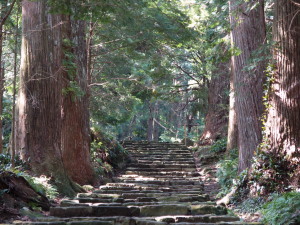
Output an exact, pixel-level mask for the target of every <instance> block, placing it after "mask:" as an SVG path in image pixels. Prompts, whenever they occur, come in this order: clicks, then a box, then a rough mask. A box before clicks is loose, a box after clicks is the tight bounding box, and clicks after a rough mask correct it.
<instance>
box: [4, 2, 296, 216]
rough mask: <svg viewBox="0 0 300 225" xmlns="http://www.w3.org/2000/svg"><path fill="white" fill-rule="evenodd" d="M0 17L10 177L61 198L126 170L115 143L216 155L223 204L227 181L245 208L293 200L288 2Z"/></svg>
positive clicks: (138, 6)
mask: <svg viewBox="0 0 300 225" xmlns="http://www.w3.org/2000/svg"><path fill="white" fill-rule="evenodd" d="M0 5H1V8H0V29H1V31H2V32H1V35H0V61H1V67H0V78H1V79H0V90H1V91H0V114H1V115H2V116H1V121H0V135H1V136H2V137H3V138H2V139H1V138H0V153H3V159H4V158H5V157H6V155H9V156H7V157H11V158H12V160H11V165H9V167H10V168H14V167H15V166H16V165H15V164H16V161H15V160H14V159H15V158H17V159H18V160H19V159H20V160H21V161H23V162H26V163H27V164H28V166H29V167H30V169H31V171H33V172H34V173H35V174H36V175H42V174H43V175H47V176H50V177H52V178H53V180H55V183H56V185H57V186H58V189H59V190H60V191H62V192H63V193H64V194H66V195H73V194H74V193H75V192H77V191H79V190H80V186H79V185H84V184H93V185H95V184H97V183H99V176H98V175H97V173H101V172H103V171H109V170H111V167H120V168H121V167H122V166H124V165H123V164H122V163H121V162H122V161H124V160H123V159H124V158H126V152H124V149H122V147H121V146H120V145H119V144H118V141H119V142H121V141H124V140H134V141H144V140H147V141H168V142H182V143H193V144H191V145H194V148H195V149H197V148H198V147H199V146H203V145H212V144H217V145H220V146H222V148H221V149H222V150H220V151H225V152H226V157H228V158H227V164H226V162H223V164H222V165H223V167H222V168H223V169H224V170H225V172H226V169H227V172H228V173H230V171H231V172H232V173H235V174H234V178H232V176H233V175H232V174H231V173H230V174H226V175H224V176H227V175H228V177H225V178H226V179H227V178H228V180H229V183H228V182H227V181H228V180H227V181H226V182H227V183H226V184H225V185H224V186H225V187H226V188H227V189H228V190H227V189H226V188H225V189H226V190H227V192H226V191H225V194H227V193H228V192H230V188H231V187H232V186H233V185H234V183H235V182H234V181H233V180H235V181H237V182H236V183H235V186H236V188H240V189H242V190H244V191H245V190H247V191H245V193H246V195H248V194H249V195H251V196H261V195H265V194H267V195H269V194H271V193H282V192H293V193H294V192H295V191H297V190H299V184H300V179H299V177H300V176H299V175H300V166H299V165H300V164H299V159H300V127H299V120H300V101H299V96H300V85H299V80H300V79H299V78H300V77H299V76H300V62H299V50H300V33H299V32H300V31H299V25H300V14H299V9H300V8H299V6H300V2H299V1H298V0H295V1H292V0H265V1H264V0H251V1H242V0H241V1H233V0H232V1H225V0H181V1H180V0H171V1H161V0H153V1H146V0H124V1H119V0H111V1H106V0H103V1H97V0H89V1H80V0H75V1H69V0H63V1H62V0H60V1H57V0H47V1H28V0H23V1H18V0H1V1H0ZM234 151H235V152H238V156H235V157H238V158H234V159H233V158H230V157H231V152H234ZM4 155H5V156H4ZM99 158H100V159H99ZM91 162H92V163H91ZM228 162H230V165H229V164H228ZM121 164H122V165H121ZM94 167H96V169H95V168H94ZM223 178H224V177H223ZM78 184H79V185H78ZM229 187H230V188H229ZM234 190H235V189H234ZM296 216H299V211H298V214H296Z"/></svg>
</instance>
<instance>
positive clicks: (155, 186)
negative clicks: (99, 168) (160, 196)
mask: <svg viewBox="0 0 300 225" xmlns="http://www.w3.org/2000/svg"><path fill="white" fill-rule="evenodd" d="M201 187H203V185H202V184H195V183H189V184H184V185H182V184H180V183H176V184H175V185H170V183H167V184H162V183H159V184H143V183H129V182H127V183H107V184H106V185H102V186H100V187H99V189H109V188H136V189H139V190H143V189H147V188H149V189H150V190H153V189H160V188H162V189H165V188H170V189H193V188H201Z"/></svg>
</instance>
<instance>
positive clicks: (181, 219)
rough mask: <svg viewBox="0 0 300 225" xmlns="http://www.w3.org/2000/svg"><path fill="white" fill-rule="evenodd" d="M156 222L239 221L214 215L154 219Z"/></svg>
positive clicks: (236, 218)
mask: <svg viewBox="0 0 300 225" xmlns="http://www.w3.org/2000/svg"><path fill="white" fill-rule="evenodd" d="M155 220H156V221H158V222H166V223H182V222H185V223H199V222H200V223H217V222H235V221H240V218H238V217H236V216H225V215H222V216H216V215H210V214H209V215H200V216H199V215H197V216H162V217H156V218H155Z"/></svg>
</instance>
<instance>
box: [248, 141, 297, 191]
mask: <svg viewBox="0 0 300 225" xmlns="http://www.w3.org/2000/svg"><path fill="white" fill-rule="evenodd" d="M264 145H266V143H264ZM297 167H298V164H297V163H294V164H291V163H290V161H289V159H288V158H287V157H286V156H285V155H283V154H279V153H277V152H264V151H260V152H258V154H257V155H255V156H254V157H253V163H252V170H251V174H250V177H249V185H250V186H251V189H252V192H253V193H255V194H257V195H261V194H263V195H265V194H269V193H273V192H283V191H285V187H287V186H289V184H288V181H289V180H290V178H291V177H292V176H293V174H294V173H295V171H296V169H297Z"/></svg>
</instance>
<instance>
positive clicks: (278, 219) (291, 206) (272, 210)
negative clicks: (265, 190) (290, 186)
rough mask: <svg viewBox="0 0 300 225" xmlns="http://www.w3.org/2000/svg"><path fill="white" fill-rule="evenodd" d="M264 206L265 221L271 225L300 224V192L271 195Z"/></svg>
mask: <svg viewBox="0 0 300 225" xmlns="http://www.w3.org/2000/svg"><path fill="white" fill-rule="evenodd" d="M271 198H272V200H271V201H269V202H267V203H266V204H264V205H263V207H262V210H261V212H262V215H263V222H265V223H266V224H271V225H289V224H300V192H287V193H284V194H280V195H278V194H276V195H273V196H271Z"/></svg>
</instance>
